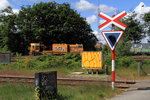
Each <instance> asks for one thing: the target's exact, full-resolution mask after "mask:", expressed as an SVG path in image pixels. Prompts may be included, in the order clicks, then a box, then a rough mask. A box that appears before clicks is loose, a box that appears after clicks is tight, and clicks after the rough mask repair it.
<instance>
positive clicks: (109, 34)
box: [98, 11, 127, 90]
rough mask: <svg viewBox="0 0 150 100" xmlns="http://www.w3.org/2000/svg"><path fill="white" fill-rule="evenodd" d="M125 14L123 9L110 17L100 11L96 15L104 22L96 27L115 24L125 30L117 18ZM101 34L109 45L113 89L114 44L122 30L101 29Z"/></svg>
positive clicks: (100, 27)
mask: <svg viewBox="0 0 150 100" xmlns="http://www.w3.org/2000/svg"><path fill="white" fill-rule="evenodd" d="M126 14H127V13H126V12H125V11H122V12H121V13H119V14H118V15H116V16H113V17H110V16H108V15H106V14H104V13H102V12H101V13H100V14H99V15H98V16H99V17H102V18H103V19H105V20H106V22H104V23H103V24H102V25H100V26H98V28H99V29H100V30H103V29H104V28H106V27H107V26H109V25H116V26H117V27H119V28H121V29H123V30H125V28H126V27H127V26H126V25H125V24H123V23H121V22H120V21H118V20H119V19H120V18H122V17H123V16H125V15H126ZM102 35H103V37H104V39H105V41H106V43H107V44H108V46H109V47H110V49H111V53H112V89H113V90H114V88H115V48H116V45H117V43H118V42H119V40H120V38H121V37H122V35H123V31H102Z"/></svg>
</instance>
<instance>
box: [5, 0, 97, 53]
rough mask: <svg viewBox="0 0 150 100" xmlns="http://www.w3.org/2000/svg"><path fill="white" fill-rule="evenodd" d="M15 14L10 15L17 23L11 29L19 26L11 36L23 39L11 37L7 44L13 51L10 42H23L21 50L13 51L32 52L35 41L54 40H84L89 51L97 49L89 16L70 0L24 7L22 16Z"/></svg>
mask: <svg viewBox="0 0 150 100" xmlns="http://www.w3.org/2000/svg"><path fill="white" fill-rule="evenodd" d="M12 16H15V18H10V19H11V20H12V19H13V20H14V22H13V24H11V25H10V26H11V28H10V30H8V31H9V32H10V31H11V29H12V28H15V30H13V31H12V34H11V37H13V38H20V40H19V41H18V40H17V41H12V40H11V39H10V41H11V43H10V42H9V44H7V45H9V47H11V48H9V50H11V51H12V49H14V48H12V45H10V44H13V45H16V46H18V45H19V46H18V47H19V48H20V49H18V48H17V49H15V50H13V52H20V53H24V54H25V53H28V47H29V44H30V43H31V42H42V43H44V44H45V45H48V46H49V45H51V44H53V43H67V44H75V43H82V44H83V45H84V49H85V50H93V49H94V45H95V44H96V42H97V41H98V40H97V38H96V36H95V35H94V34H93V33H92V29H91V27H90V25H89V24H87V22H86V20H85V18H83V17H81V16H80V14H78V13H77V11H75V10H73V9H71V8H70V5H69V4H67V3H64V4H57V3H55V2H48V3H43V2H41V3H39V4H34V5H33V6H26V7H24V6H23V7H22V8H21V10H20V11H19V14H18V15H15V14H12ZM7 24H9V23H7ZM8 38H10V37H8Z"/></svg>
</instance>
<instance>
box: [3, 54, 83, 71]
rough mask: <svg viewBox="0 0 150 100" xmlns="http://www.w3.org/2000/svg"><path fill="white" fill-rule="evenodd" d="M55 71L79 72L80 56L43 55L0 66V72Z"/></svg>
mask: <svg viewBox="0 0 150 100" xmlns="http://www.w3.org/2000/svg"><path fill="white" fill-rule="evenodd" d="M5 69H7V70H30V71H31V70H34V71H36V70H38V71H39V70H40V71H47V70H48V71H50V70H57V71H58V72H60V73H69V72H70V71H80V70H81V56H80V54H73V53H68V54H66V55H61V56H60V55H59V56H58V55H57V56H56V55H52V54H49V55H48V54H44V55H41V56H38V57H36V58H34V59H18V60H17V61H16V62H13V63H11V64H6V65H0V70H5Z"/></svg>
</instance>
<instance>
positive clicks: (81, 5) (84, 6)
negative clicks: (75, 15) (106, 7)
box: [75, 0, 97, 11]
mask: <svg viewBox="0 0 150 100" xmlns="http://www.w3.org/2000/svg"><path fill="white" fill-rule="evenodd" d="M75 7H76V8H77V9H78V10H81V11H86V10H91V9H96V8H97V7H96V6H95V5H94V4H92V3H90V2H88V1H86V0H80V1H79V2H76V3H75Z"/></svg>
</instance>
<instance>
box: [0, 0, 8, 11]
mask: <svg viewBox="0 0 150 100" xmlns="http://www.w3.org/2000/svg"><path fill="white" fill-rule="evenodd" d="M8 6H10V3H9V2H8V1H7V0H1V1H0V10H2V9H5V8H7V7H8Z"/></svg>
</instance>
